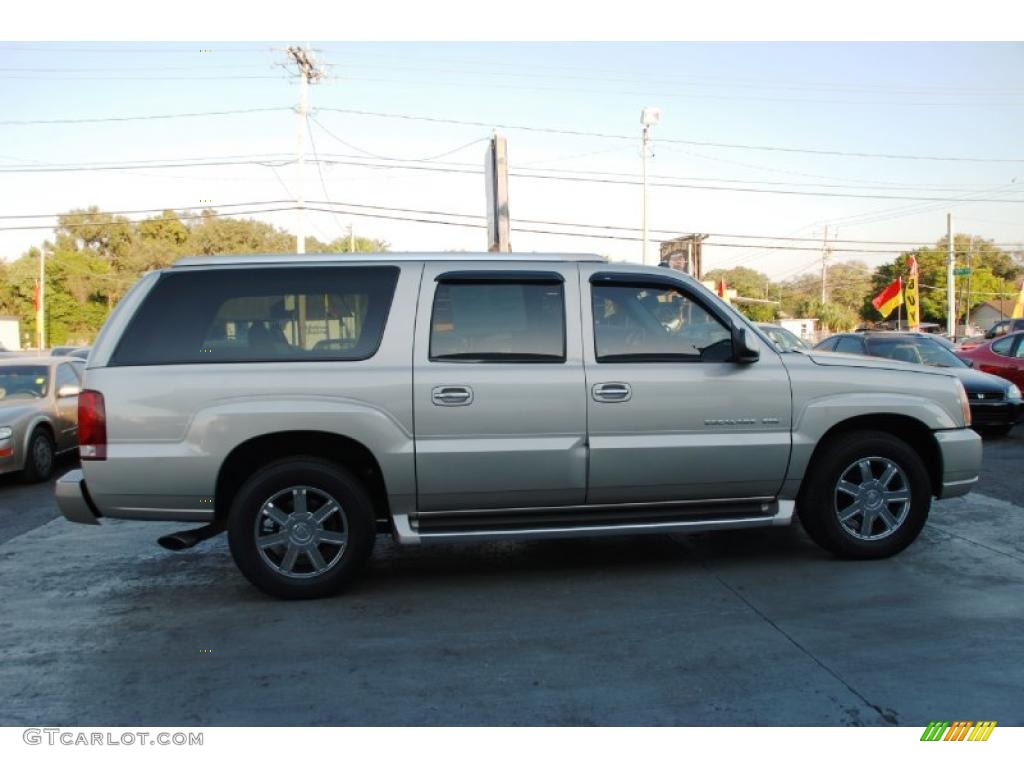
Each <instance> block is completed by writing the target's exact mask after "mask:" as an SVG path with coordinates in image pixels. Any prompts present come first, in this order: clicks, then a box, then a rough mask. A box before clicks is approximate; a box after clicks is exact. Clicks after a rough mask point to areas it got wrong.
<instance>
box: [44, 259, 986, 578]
mask: <svg viewBox="0 0 1024 768" xmlns="http://www.w3.org/2000/svg"><path fill="white" fill-rule="evenodd" d="M85 386H86V389H85V390H84V391H83V392H82V394H81V396H80V398H79V430H80V438H79V439H80V443H81V457H82V469H81V470H80V471H79V470H76V471H73V472H70V473H68V474H67V475H65V476H64V477H62V478H61V479H60V481H59V483H58V486H57V497H58V502H59V504H60V508H61V510H62V511H63V513H64V515H65V516H66V517H67V518H69V519H70V520H74V521H77V522H83V523H93V524H96V523H98V521H99V520H100V519H101V518H104V517H106V518H127V519H132V520H178V521H185V522H192V523H205V524H206V525H205V526H204V527H202V528H199V529H198V530H191V531H183V532H181V533H179V534H174V535H171V536H167V537H164V538H163V539H162V540H161V543H163V544H164V545H165V546H168V547H171V548H178V549H180V548H184V547H188V546H191V545H192V544H194V543H196V542H197V541H199V540H202V539H203V538H207V537H209V536H211V535H213V534H216V533H219V532H221V531H223V530H225V529H226V530H227V534H228V541H229V544H230V549H231V553H232V555H233V557H234V559H235V562H236V563H237V565H238V567H239V568H240V569H241V571H242V573H244V574H245V576H246V577H248V578H249V580H250V581H252V583H253V584H255V585H256V586H258V587H259V588H261V589H263V590H265V591H267V592H269V593H272V594H275V595H279V596H282V597H316V596H322V595H326V594H330V593H333V592H335V591H337V590H338V589H339V588H340V587H342V586H343V585H345V584H346V583H348V582H349V581H350V580H351V579H352V577H353V575H354V574H355V572H356V571H357V569H358V568H359V567H360V566H361V565H362V564H363V562H364V561H365V560H366V558H367V557H368V556H369V554H370V551H371V549H372V547H373V543H374V539H375V537H376V535H377V534H378V533H382V532H387V533H390V534H391V535H392V536H394V538H395V539H396V540H397V541H398V542H399V543H401V544H420V543H426V542H430V541H454V540H462V541H481V540H486V539H512V538H518V539H533V538H547V537H560V536H580V535H585V536H590V535H598V534H614V533H661V532H690V531H708V530H721V529H730V528H749V527H755V526H778V525H787V524H789V523H790V521H791V519H792V517H793V513H794V509H795V510H796V511H797V513H798V514H799V516H800V519H801V521H802V523H803V526H804V528H805V529H806V530H807V532H808V533H809V534H810V536H811V538H812V539H814V541H816V542H817V543H818V544H820V545H822V546H823V547H825V548H826V549H828V550H830V551H832V552H834V553H836V554H838V555H840V556H844V557H852V558H875V557H886V556H889V555H892V554H895V553H897V552H899V551H901V550H902V549H903V548H904V547H906V546H907V545H908V544H910V543H911V542H912V541H913V540H914V539H915V537H916V536H917V535H918V533H919V532H920V530H921V528H922V526H923V525H924V523H925V519H926V518H927V516H928V511H929V507H930V504H931V499H932V497H933V496H936V497H949V496H958V495H961V494H964V493H967V491H968V490H969V489H970V488H971V486H972V485H973V484H974V483H975V481H976V480H977V476H978V470H979V466H980V463H981V442H980V439H979V437H978V435H977V434H975V433H974V432H973V431H971V430H970V429H969V428H968V426H969V424H970V411H969V409H968V403H967V400H966V396H965V394H964V390H963V387H962V386H961V385H960V382H959V381H958V380H957V379H956V378H955V377H954V376H952V375H950V374H948V373H945V372H943V371H941V370H937V369H929V368H923V367H920V366H913V365H909V364H904V363H899V362H895V361H892V360H885V359H873V358H868V357H863V356H843V355H836V354H829V353H818V352H804V351H793V352H780V351H779V350H778V349H777V347H776V346H775V345H774V344H772V343H771V342H770V341H769V340H768V339H767V338H766V337H765V336H764V335H763V334H762V333H761V331H759V330H758V329H757V328H756V327H754V326H753V325H751V324H750V323H748V322H747V321H746V320H745V319H744V318H743V317H741V316H740V315H739V314H738V313H736V312H735V311H734V310H732V309H731V307H729V306H728V305H727V304H725V303H723V302H722V301H721V300H719V299H718V298H717V297H716V296H715V295H714V294H713V293H712V292H710V291H708V290H707V289H706V288H704V287H703V286H702V285H700V284H699V283H697V282H696V281H694V280H691V279H689V278H687V277H685V276H683V275H681V274H680V273H678V272H673V271H669V270H665V269H661V268H657V267H653V268H650V267H640V266H634V265H626V264H608V263H605V262H603V261H602V260H601V259H599V258H597V257H593V256H568V255H561V254H557V255H543V254H530V255H525V256H518V257H512V256H504V255H503V256H497V255H495V254H444V255H423V254H403V255H397V254H376V255H358V256H354V257H353V256H350V255H316V256H230V257H208V258H192V259H185V260H183V261H180V262H178V263H177V264H176V265H175V266H173V267H171V268H170V269H165V270H162V271H160V272H154V273H152V274H149V275H146V276H145V277H144V278H142V280H140V281H139V283H138V284H137V285H136V286H135V287H134V288H133V289H132V290H131V292H130V293H129V294H128V295H127V296H125V298H124V299H123V300H122V301H121V303H120V304H119V305H118V307H117V308H116V310H115V311H114V313H113V314H112V315H111V317H110V319H109V320H108V321H107V323H106V325H105V327H104V328H103V331H102V333H101V334H100V337H99V339H98V340H97V342H96V345H95V347H94V348H93V351H92V354H91V356H90V358H89V361H88V365H87V370H86V376H85Z"/></svg>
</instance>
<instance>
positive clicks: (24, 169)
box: [0, 119, 1024, 217]
mask: <svg viewBox="0 0 1024 768" xmlns="http://www.w3.org/2000/svg"><path fill="white" fill-rule="evenodd" d="M314 122H316V124H317V125H318V126H319V127H321V128H324V129H325V131H326V132H328V133H329V134H330V135H332V137H334V138H336V139H337V140H339V141H340V142H341V143H344V144H345V145H347V146H350V147H352V148H354V150H356V151H358V152H364V153H365V154H366V155H369V156H370V158H379V160H378V161H377V162H372V161H371V160H368V159H366V158H362V157H357V156H344V155H340V156H335V155H322V156H321V158H319V160H318V162H321V163H326V164H328V165H352V166H362V167H368V168H382V169H396V170H414V171H426V172H436V173H463V174H473V175H479V174H481V173H482V171H481V170H479V169H477V168H476V167H475V165H473V164H467V163H463V164H457V163H451V162H450V163H446V164H445V165H444V166H429V167H420V166H417V165H402V164H401V163H410V162H413V163H427V162H430V160H431V159H424V160H398V159H394V158H383V157H381V156H376V155H373V154H372V153H368V152H366V151H362V150H359V147H356V146H354V145H353V144H351V143H349V142H347V141H345V140H344V139H341V138H340V137H337V136H335V135H334V134H331V132H330V131H328V130H327V129H326V128H325V127H324V125H323V124H322V123H319V122H318V121H315V119H314ZM483 140H485V139H474V140H473V141H470V142H467V143H465V144H461V145H459V146H457V147H455V148H454V150H450V151H446V152H444V153H441V154H440V155H438V156H434V158H437V157H442V156H446V155H452V154H454V153H456V152H459V151H461V150H464V148H467V147H469V146H472V145H473V144H476V143H479V142H480V141H483ZM230 157H241V158H242V159H239V160H229V159H226V158H225V159H224V160H218V159H216V158H211V159H209V160H203V159H199V160H195V161H193V160H182V161H173V160H169V161H156V162H155V161H124V162H123V163H122V164H117V163H111V164H109V165H102V164H92V165H70V164H69V165H58V164H50V165H38V164H37V165H28V166H27V165H12V166H0V173H36V172H49V173H66V172H67V173H72V172H84V171H124V170H139V169H142V170H144V169H150V168H154V169H160V168H188V167H208V166H220V165H267V164H274V165H278V166H282V165H288V164H290V163H293V162H295V161H294V160H291V159H287V158H285V157H284V156H281V155H274V156H265V157H251V158H245V157H244V156H228V158H230ZM382 163H387V164H386V165H384V164H382ZM529 171H530V172H527V171H521V170H519V171H517V170H514V169H513V170H512V171H510V173H509V175H511V176H519V177H522V178H535V179H541V180H544V179H549V180H557V181H573V182H584V183H588V182H589V183H605V184H633V185H636V184H641V183H642V182H641V181H640V180H639V179H637V178H636V174H631V173H622V172H616V171H588V170H580V171H573V170H569V169H557V168H536V167H535V168H531V169H529ZM566 174H574V175H566ZM652 178H655V179H682V180H685V179H691V180H695V181H699V180H706V181H720V182H722V183H737V184H738V183H744V184H770V185H787V186H808V187H819V188H818V189H817V190H815V189H812V190H803V189H774V188H772V189H762V188H757V187H754V186H720V185H716V184H691V183H682V182H677V181H652V182H650V183H651V185H653V186H660V187H668V188H689V189H701V190H711V191H735V193H753V194H761V195H791V196H793V195H795V196H803V197H835V198H854V199H866V200H910V201H916V202H937V203H943V204H945V203H965V202H972V203H1007V204H1013V203H1021V202H1024V200H1016V199H997V200H996V199H986V198H979V197H967V198H963V197H962V198H952V197H934V196H928V195H922V196H916V195H874V194H871V195H868V194H862V193H839V191H826V190H822V189H829V188H840V189H842V188H866V189H877V188H883V189H884V188H905V189H913V188H919V187H914V186H913V185H909V184H907V185H902V186H900V185H894V186H892V187H878V186H861V187H858V186H856V185H845V184H814V183H807V182H791V181H771V180H760V179H758V180H754V179H736V178H722V177H709V176H672V175H664V174H663V175H656V176H652ZM1006 186H1012V184H1010V185H1006ZM931 188H932V189H937V190H941V189H950V190H956V189H963V190H965V194H966V195H969V196H970V195H971V193H970V191H968V190H967V189H966V187H963V186H945V187H942V186H932V187H931ZM996 188H1002V187H996ZM859 216H860V214H858V217H859Z"/></svg>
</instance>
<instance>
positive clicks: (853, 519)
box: [834, 456, 911, 541]
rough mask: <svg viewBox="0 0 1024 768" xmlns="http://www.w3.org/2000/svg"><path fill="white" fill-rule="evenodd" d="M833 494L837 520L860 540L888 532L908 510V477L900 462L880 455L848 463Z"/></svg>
mask: <svg viewBox="0 0 1024 768" xmlns="http://www.w3.org/2000/svg"><path fill="white" fill-rule="evenodd" d="M834 495H835V513H836V516H837V517H838V519H839V524H840V525H841V526H842V527H843V529H844V530H845V531H846V532H847V533H848V534H850V535H851V536H853V537H854V538H857V539H861V540H862V541H877V540H878V539H884V538H886V537H888V536H891V535H892V534H893V533H894V532H895V531H896V530H897V529H898V528H899V527H900V526H901V525H903V521H904V520H906V519H907V515H908V514H910V501H911V498H910V481H909V480H908V479H907V475H906V473H905V472H904V471H903V468H902V467H900V465H899V464H897V463H896V462H894V461H893V460H892V459H886V458H884V457H882V456H868V457H865V458H863V459H857V461H855V462H853V463H852V464H850V466H848V467H847V468H846V469H844V470H843V472H842V473H841V474H840V475H839V481H838V482H837V483H836V489H835V494H834Z"/></svg>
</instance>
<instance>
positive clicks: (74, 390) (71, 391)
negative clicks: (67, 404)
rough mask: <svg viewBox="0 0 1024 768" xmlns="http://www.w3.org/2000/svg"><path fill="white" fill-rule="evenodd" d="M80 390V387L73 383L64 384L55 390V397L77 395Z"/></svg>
mask: <svg viewBox="0 0 1024 768" xmlns="http://www.w3.org/2000/svg"><path fill="white" fill-rule="evenodd" d="M81 391H82V388H81V387H76V386H75V385H74V384H65V385H64V386H63V387H61V388H60V389H58V390H57V397H78V395H79V393H80V392H81Z"/></svg>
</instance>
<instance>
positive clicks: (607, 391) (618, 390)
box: [591, 381, 633, 403]
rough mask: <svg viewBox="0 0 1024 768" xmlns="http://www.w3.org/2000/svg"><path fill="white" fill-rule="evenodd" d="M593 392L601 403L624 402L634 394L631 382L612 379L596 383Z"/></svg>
mask: <svg viewBox="0 0 1024 768" xmlns="http://www.w3.org/2000/svg"><path fill="white" fill-rule="evenodd" d="M591 393H592V394H593V396H594V399H595V400H597V401H598V402H599V403H624V402H626V401H627V400H629V398H630V397H632V395H633V390H632V389H630V386H629V384H626V383H625V382H621V381H610V382H608V383H606V384H595V385H594V387H593V389H592V390H591Z"/></svg>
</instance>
